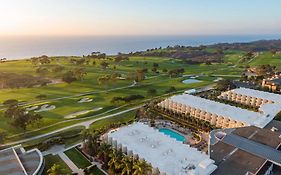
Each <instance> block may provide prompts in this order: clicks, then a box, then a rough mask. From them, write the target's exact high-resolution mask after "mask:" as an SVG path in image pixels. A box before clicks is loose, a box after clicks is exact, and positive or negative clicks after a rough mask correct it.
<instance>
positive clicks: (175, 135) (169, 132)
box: [159, 128, 185, 142]
mask: <svg viewBox="0 0 281 175" xmlns="http://www.w3.org/2000/svg"><path fill="white" fill-rule="evenodd" d="M159 132H162V133H164V134H165V135H167V136H170V137H172V138H175V139H176V140H177V141H180V142H184V141H185V137H184V136H182V135H180V134H178V133H177V132H175V131H173V130H170V129H167V128H161V129H159Z"/></svg>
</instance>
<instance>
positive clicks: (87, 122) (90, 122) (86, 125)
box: [1, 106, 141, 146]
mask: <svg viewBox="0 0 281 175" xmlns="http://www.w3.org/2000/svg"><path fill="white" fill-rule="evenodd" d="M140 107H141V106H137V107H133V108H130V109H126V110H124V111H121V112H117V113H114V114H110V115H106V116H104V117H100V118H94V119H92V120H88V121H85V122H80V123H77V124H74V125H71V126H66V127H64V128H60V129H57V130H54V131H51V132H48V133H46V134H42V135H38V136H34V137H30V138H27V139H22V140H18V141H15V142H10V143H7V144H2V145H1V146H10V145H16V144H20V143H24V142H28V141H32V140H35V139H40V138H43V137H47V136H50V135H53V134H56V133H58V132H61V131H65V130H67V129H71V128H73V127H76V126H85V127H86V128H88V127H89V126H90V125H91V124H92V123H94V122H97V121H99V120H103V119H107V118H111V117H115V116H118V115H120V114H125V113H127V112H130V111H133V110H136V109H139V108H140Z"/></svg>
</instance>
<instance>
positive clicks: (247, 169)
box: [209, 126, 281, 175]
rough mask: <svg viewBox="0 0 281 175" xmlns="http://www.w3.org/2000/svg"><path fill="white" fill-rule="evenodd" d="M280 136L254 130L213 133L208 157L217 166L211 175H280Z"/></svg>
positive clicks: (254, 128) (277, 133) (240, 129)
mask: <svg viewBox="0 0 281 175" xmlns="http://www.w3.org/2000/svg"><path fill="white" fill-rule="evenodd" d="M280 134H281V133H280V132H274V131H271V130H270V129H261V128H257V127H255V126H249V127H242V128H236V129H224V130H214V131H212V132H211V134H210V149H209V154H210V157H211V159H213V160H215V162H216V163H215V164H216V165H217V166H218V168H217V169H216V170H215V171H214V172H213V173H212V175H226V174H227V175H271V174H274V175H280V174H281V167H280V166H281V151H280V145H281V137H280Z"/></svg>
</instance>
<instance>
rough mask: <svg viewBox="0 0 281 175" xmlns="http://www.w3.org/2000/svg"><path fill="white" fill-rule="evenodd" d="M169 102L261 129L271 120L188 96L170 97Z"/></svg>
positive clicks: (255, 113)
mask: <svg viewBox="0 0 281 175" xmlns="http://www.w3.org/2000/svg"><path fill="white" fill-rule="evenodd" d="M170 100H172V101H174V102H177V103H181V104H185V105H188V106H191V107H194V108H198V109H201V110H203V111H206V112H210V113H214V114H217V115H218V116H220V115H221V116H224V117H229V118H230V119H233V120H236V121H240V122H243V123H246V124H248V125H254V126H257V127H261V128H263V127H264V126H266V125H267V124H268V123H269V122H270V121H271V120H272V118H271V117H270V116H267V115H265V114H262V113H259V112H254V111H249V110H246V109H242V108H238V107H235V106H231V105H227V104H223V103H219V102H216V101H211V100H208V99H205V98H201V97H197V96H193V95H188V94H182V95H176V96H173V97H171V98H170Z"/></svg>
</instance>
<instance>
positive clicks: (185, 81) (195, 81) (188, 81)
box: [182, 79, 202, 84]
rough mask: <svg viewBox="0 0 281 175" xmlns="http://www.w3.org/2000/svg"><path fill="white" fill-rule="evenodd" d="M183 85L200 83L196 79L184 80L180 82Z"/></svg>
mask: <svg viewBox="0 0 281 175" xmlns="http://www.w3.org/2000/svg"><path fill="white" fill-rule="evenodd" d="M182 82H183V83H184V84H192V83H200V82H202V81H200V80H196V79H186V80H183V81H182Z"/></svg>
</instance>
